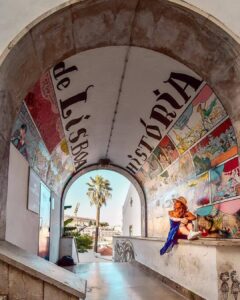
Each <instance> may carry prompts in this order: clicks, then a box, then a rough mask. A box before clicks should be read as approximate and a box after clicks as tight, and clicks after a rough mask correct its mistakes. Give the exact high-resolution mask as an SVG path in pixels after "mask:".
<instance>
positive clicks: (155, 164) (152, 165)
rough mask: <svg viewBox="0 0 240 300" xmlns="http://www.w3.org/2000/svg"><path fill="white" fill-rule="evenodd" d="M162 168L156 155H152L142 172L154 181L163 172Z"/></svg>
mask: <svg viewBox="0 0 240 300" xmlns="http://www.w3.org/2000/svg"><path fill="white" fill-rule="evenodd" d="M162 170H163V169H162V167H161V165H160V163H159V161H158V159H157V158H156V156H155V155H154V154H151V155H150V157H149V158H148V160H147V161H146V163H145V164H144V165H143V168H142V172H143V173H144V175H145V176H146V177H149V178H150V179H152V178H153V177H155V176H157V175H158V174H160V173H161V172H162Z"/></svg>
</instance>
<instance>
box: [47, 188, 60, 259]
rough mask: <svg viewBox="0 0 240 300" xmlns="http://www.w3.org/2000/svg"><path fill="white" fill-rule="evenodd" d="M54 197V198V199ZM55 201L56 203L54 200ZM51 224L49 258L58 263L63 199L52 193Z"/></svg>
mask: <svg viewBox="0 0 240 300" xmlns="http://www.w3.org/2000/svg"><path fill="white" fill-rule="evenodd" d="M53 199H54V200H53ZM53 201H54V205H53V203H52V202H53ZM52 202H51V224H50V256H49V260H50V261H51V262H53V263H56V262H57V261H58V259H59V251H60V235H61V199H60V197H58V196H57V195H54V194H53V195H52Z"/></svg>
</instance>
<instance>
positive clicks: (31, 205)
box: [27, 168, 41, 214]
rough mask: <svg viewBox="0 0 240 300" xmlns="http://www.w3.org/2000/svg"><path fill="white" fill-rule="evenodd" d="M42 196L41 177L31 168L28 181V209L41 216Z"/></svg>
mask: <svg viewBox="0 0 240 300" xmlns="http://www.w3.org/2000/svg"><path fill="white" fill-rule="evenodd" d="M40 195H41V180H40V177H39V176H38V175H37V174H36V173H35V172H34V171H33V170H32V169H31V168H30V171H29V181H28V203H27V209H28V210H30V211H32V212H34V213H36V214H39V208H40V203H39V202H40Z"/></svg>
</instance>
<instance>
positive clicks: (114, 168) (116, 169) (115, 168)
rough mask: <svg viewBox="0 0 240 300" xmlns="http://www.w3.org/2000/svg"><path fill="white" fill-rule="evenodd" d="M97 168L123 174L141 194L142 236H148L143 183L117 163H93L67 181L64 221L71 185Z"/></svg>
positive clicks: (63, 200)
mask: <svg viewBox="0 0 240 300" xmlns="http://www.w3.org/2000/svg"><path fill="white" fill-rule="evenodd" d="M95 170H109V171H114V172H116V173H118V174H121V175H123V176H124V177H126V178H127V179H128V180H129V181H130V182H131V184H132V185H133V186H134V187H135V188H136V190H137V193H138V195H139V199H140V202H141V236H143V237H146V236H147V203H146V197H145V194H144V191H143V189H142V187H141V185H140V184H139V182H138V181H137V180H136V178H135V177H134V176H133V175H132V174H131V173H129V172H127V171H126V170H124V169H123V168H121V167H118V166H115V165H111V164H107V165H102V164H97V165H92V166H89V167H86V168H84V169H82V170H81V171H80V172H78V173H76V174H75V175H74V176H73V177H72V178H70V180H69V181H68V182H67V183H66V185H65V187H64V189H63V193H62V198H61V201H62V218H61V219H62V222H63V214H64V212H63V210H64V202H65V198H66V195H67V192H68V190H69V188H70V187H71V185H72V184H73V183H74V182H75V181H76V180H77V179H78V178H79V177H81V176H82V175H84V174H86V173H88V172H91V171H95Z"/></svg>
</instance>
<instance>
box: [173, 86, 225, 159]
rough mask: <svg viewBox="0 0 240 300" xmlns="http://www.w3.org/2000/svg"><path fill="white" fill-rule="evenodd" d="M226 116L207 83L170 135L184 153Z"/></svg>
mask: <svg viewBox="0 0 240 300" xmlns="http://www.w3.org/2000/svg"><path fill="white" fill-rule="evenodd" d="M225 117H226V112H225V110H224V108H223V106H222V104H221V102H220V101H219V100H218V99H217V97H216V95H215V94H214V93H213V91H212V90H211V88H210V87H209V86H208V85H205V86H204V87H203V88H202V90H201V91H200V92H199V94H198V95H197V96H196V97H195V99H194V100H193V101H192V103H191V104H190V105H189V106H188V108H187V109H186V110H185V112H184V113H183V114H182V115H181V117H180V118H179V119H178V120H177V122H176V123H175V124H174V126H173V128H172V130H170V132H169V136H170V137H171V138H172V140H173V141H174V143H175V144H176V145H177V148H178V151H179V152H180V153H181V154H182V153H184V152H185V151H186V150H188V149H189V148H190V147H191V146H192V145H193V144H194V143H196V142H197V141H198V140H199V139H201V138H202V137H203V136H204V135H206V134H207V133H208V132H209V131H210V130H211V129H212V128H214V127H215V126H216V125H217V124H218V123H219V122H221V121H222V120H223V119H224V118H225Z"/></svg>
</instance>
